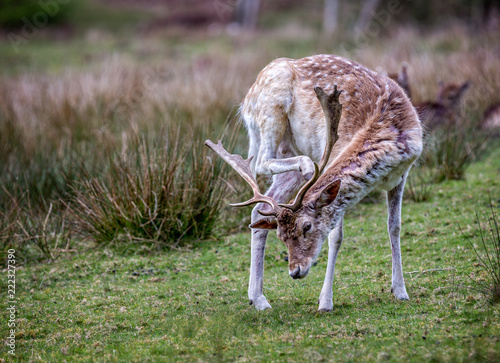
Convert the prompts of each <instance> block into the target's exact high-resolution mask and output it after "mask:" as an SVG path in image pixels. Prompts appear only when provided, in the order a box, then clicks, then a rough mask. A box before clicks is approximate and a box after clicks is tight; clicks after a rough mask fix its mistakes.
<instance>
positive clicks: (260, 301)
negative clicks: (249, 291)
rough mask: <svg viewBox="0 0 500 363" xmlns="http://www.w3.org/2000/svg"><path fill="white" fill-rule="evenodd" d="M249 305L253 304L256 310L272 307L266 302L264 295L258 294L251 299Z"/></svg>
mask: <svg viewBox="0 0 500 363" xmlns="http://www.w3.org/2000/svg"><path fill="white" fill-rule="evenodd" d="M250 305H253V306H254V307H255V308H256V309H257V310H259V311H260V310H266V309H272V306H271V305H270V304H269V303H268V302H267V299H266V297H265V296H264V295H262V296H259V297H258V298H257V299H251V300H250Z"/></svg>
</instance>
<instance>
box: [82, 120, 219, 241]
mask: <svg viewBox="0 0 500 363" xmlns="http://www.w3.org/2000/svg"><path fill="white" fill-rule="evenodd" d="M203 141H204V138H203V133H202V132H197V131H195V130H192V131H188V132H186V131H184V130H183V131H181V130H180V128H179V129H171V130H169V132H168V134H167V135H165V136H164V137H158V138H156V140H145V139H144V138H142V139H139V138H137V139H135V140H132V141H130V142H129V144H128V145H127V150H125V151H124V152H122V153H119V152H115V153H114V154H113V155H111V156H110V157H109V158H108V160H107V163H106V164H107V165H106V167H105V169H106V172H105V173H102V174H101V175H97V176H96V177H89V178H88V180H85V181H83V182H82V184H81V187H80V188H79V190H75V193H76V198H75V202H74V203H73V205H72V210H73V212H74V214H75V216H76V218H77V220H78V221H79V222H80V224H81V227H82V229H83V231H85V232H86V233H87V234H88V235H90V236H91V237H92V238H93V239H94V240H95V241H96V242H98V243H109V242H117V243H118V242H123V241H130V242H153V243H154V245H155V246H156V247H161V246H170V247H176V246H178V245H179V244H181V243H182V242H183V241H185V240H193V239H195V240H199V239H204V238H208V237H210V236H212V235H213V234H214V233H215V232H216V229H217V228H216V227H217V223H216V222H217V220H218V218H219V216H220V209H221V205H222V200H223V197H224V195H225V193H226V186H225V183H224V181H223V179H225V178H223V175H224V171H223V169H222V163H221V162H220V161H219V159H218V158H214V157H213V155H212V154H209V150H208V148H206V147H205V146H204V143H203Z"/></svg>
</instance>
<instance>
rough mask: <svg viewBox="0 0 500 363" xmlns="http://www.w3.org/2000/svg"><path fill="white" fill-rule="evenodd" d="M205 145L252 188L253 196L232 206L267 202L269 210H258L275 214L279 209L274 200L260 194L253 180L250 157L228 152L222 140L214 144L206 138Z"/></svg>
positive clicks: (267, 213) (266, 213)
mask: <svg viewBox="0 0 500 363" xmlns="http://www.w3.org/2000/svg"><path fill="white" fill-rule="evenodd" d="M205 145H207V146H208V147H209V148H211V149H212V150H213V151H215V152H216V153H217V154H218V155H219V156H220V157H221V158H222V159H223V160H224V161H225V162H226V163H228V164H229V165H231V167H232V168H233V169H234V170H235V171H236V172H237V173H238V174H239V175H240V176H241V177H242V178H243V179H245V180H246V181H247V183H248V184H249V185H250V187H251V188H252V190H253V194H254V196H253V198H252V199H249V200H247V201H246V202H242V203H236V204H230V206H232V207H245V206H247V205H251V204H254V203H267V204H269V205H270V206H271V208H272V211H270V212H263V213H262V212H260V213H262V214H264V213H265V215H274V216H276V215H277V214H278V212H279V210H280V209H281V208H280V207H279V206H278V204H277V203H276V201H275V200H274V199H273V198H271V197H268V196H267V195H263V194H261V192H260V190H259V186H258V184H257V181H256V180H255V178H254V176H253V173H252V170H251V168H250V161H251V160H252V158H249V159H246V160H245V159H243V158H242V157H241V156H240V155H237V154H230V153H228V152H227V151H226V149H224V146H222V142H221V141H220V140H219V141H218V143H217V145H216V144H214V143H213V142H212V141H210V140H207V141H205Z"/></svg>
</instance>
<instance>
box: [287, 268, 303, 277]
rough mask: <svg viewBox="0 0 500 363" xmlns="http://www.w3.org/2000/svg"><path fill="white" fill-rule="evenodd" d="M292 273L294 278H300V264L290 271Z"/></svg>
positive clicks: (291, 275)
mask: <svg viewBox="0 0 500 363" xmlns="http://www.w3.org/2000/svg"><path fill="white" fill-rule="evenodd" d="M289 273H290V277H292V278H293V279H300V277H301V276H300V266H297V268H296V269H295V270H293V271H292V270H290V271H289Z"/></svg>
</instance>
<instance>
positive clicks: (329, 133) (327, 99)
mask: <svg viewBox="0 0 500 363" xmlns="http://www.w3.org/2000/svg"><path fill="white" fill-rule="evenodd" d="M314 92H316V96H317V97H318V100H319V103H320V104H321V107H322V108H323V113H324V114H325V120H326V147H325V151H324V152H323V156H322V157H321V160H320V162H319V167H318V165H317V164H316V163H314V166H315V170H314V176H313V177H312V178H311V179H309V180H308V181H307V183H306V184H304V185H303V186H302V188H300V190H299V192H298V193H297V196H296V197H295V200H294V202H293V203H292V204H278V205H279V206H280V207H284V208H288V209H291V210H293V211H296V210H298V209H300V207H301V206H302V201H303V200H304V196H305V194H306V192H307V191H308V190H309V188H311V187H312V186H313V184H314V183H316V180H318V178H319V176H320V175H321V173H322V172H323V170H324V169H325V167H326V164H328V159H329V158H330V154H331V152H332V149H333V145H335V143H336V142H337V140H338V139H339V135H338V132H337V131H338V128H339V122H340V116H341V115H342V104H341V103H340V102H339V96H340V94H341V93H342V91H338V90H337V85H334V86H333V93H332V94H330V95H328V94H326V92H325V91H324V90H323V88H321V87H318V86H316V87H314Z"/></svg>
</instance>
